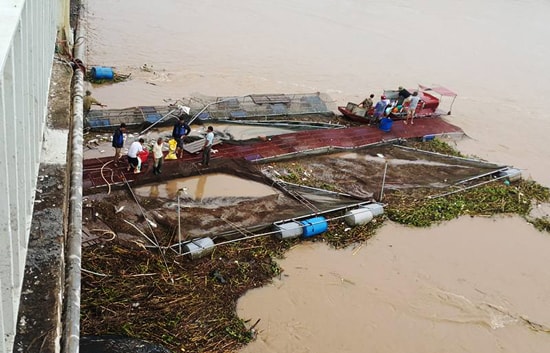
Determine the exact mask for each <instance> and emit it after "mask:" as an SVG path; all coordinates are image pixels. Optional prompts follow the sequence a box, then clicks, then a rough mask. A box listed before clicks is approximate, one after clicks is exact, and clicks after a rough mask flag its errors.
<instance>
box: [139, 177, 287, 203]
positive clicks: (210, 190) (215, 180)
mask: <svg viewBox="0 0 550 353" xmlns="http://www.w3.org/2000/svg"><path fill="white" fill-rule="evenodd" d="M179 190H181V191H180V193H181V194H180V197H183V198H185V199H187V198H191V199H192V200H194V201H203V200H205V199H214V198H227V197H233V198H237V197H247V198H248V197H264V196H270V195H275V194H277V190H275V189H274V188H271V187H269V186H267V185H265V184H261V183H258V182H254V181H250V180H246V179H243V178H239V177H236V176H233V175H229V174H223V173H214V174H204V175H197V176H193V177H190V178H180V179H173V180H169V181H167V182H165V183H159V184H154V185H147V186H141V187H139V188H136V189H135V190H134V192H135V193H136V195H138V196H143V197H151V198H163V199H172V200H173V199H176V198H177V195H178V191H179Z"/></svg>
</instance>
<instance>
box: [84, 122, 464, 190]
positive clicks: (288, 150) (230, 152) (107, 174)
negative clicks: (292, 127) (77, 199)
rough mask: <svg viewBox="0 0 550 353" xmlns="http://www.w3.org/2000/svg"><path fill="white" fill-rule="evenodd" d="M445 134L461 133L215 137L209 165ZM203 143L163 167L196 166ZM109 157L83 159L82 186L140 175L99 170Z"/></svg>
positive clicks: (437, 128) (425, 126)
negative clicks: (243, 140) (236, 140)
mask: <svg viewBox="0 0 550 353" xmlns="http://www.w3.org/2000/svg"><path fill="white" fill-rule="evenodd" d="M445 134H460V135H462V134H464V133H463V131H462V130H461V129H460V128H459V127H457V126H455V125H452V124H450V123H448V122H447V121H445V120H443V119H442V118H422V119H416V120H415V122H414V125H405V124H404V122H403V121H395V122H394V123H393V126H392V128H391V131H389V132H384V131H381V130H380V129H378V128H377V127H373V126H366V125H364V126H358V127H350V128H346V129H319V130H309V131H300V132H296V133H289V134H284V135H276V136H272V137H270V138H268V139H266V140H265V141H258V142H256V143H251V144H229V143H218V142H219V141H220V140H219V139H216V141H215V142H216V144H215V146H214V148H213V152H214V153H212V157H211V161H212V162H211V165H212V166H215V165H216V160H219V159H245V160H247V161H250V162H255V161H256V162H257V161H266V160H272V159H276V158H281V157H285V156H286V157H288V156H293V155H300V154H305V153H315V152H323V151H328V150H335V149H344V150H345V149H350V150H351V149H356V148H361V147H366V146H369V145H374V144H378V143H380V142H385V141H392V140H398V139H410V138H422V137H425V136H431V135H445ZM203 145H204V140H198V141H195V142H193V143H190V144H187V145H186V146H185V150H186V151H187V152H188V153H185V154H184V157H183V158H182V159H179V160H167V161H165V162H164V163H165V165H166V166H167V164H169V163H178V164H179V165H180V167H179V168H186V167H191V166H193V167H194V168H196V163H197V162H199V161H200V160H201V153H200V151H201V149H202V146H203ZM111 159H112V157H104V158H95V159H90V160H85V161H84V173H83V174H84V175H83V181H84V185H83V187H84V188H85V189H86V188H91V187H99V186H104V185H107V183H109V184H113V183H120V182H122V180H123V179H122V178H123V176H124V177H125V178H126V179H127V180H128V181H133V180H135V179H136V178H141V175H142V174H143V173H142V174H131V173H128V172H126V168H125V166H119V167H118V168H115V167H114V166H113V165H112V164H109V165H108V168H103V171H102V170H101V169H102V166H103V165H104V164H105V163H107V162H109V160H111ZM105 169H107V170H105ZM105 179H107V181H106V180H105Z"/></svg>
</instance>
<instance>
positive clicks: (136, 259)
mask: <svg viewBox="0 0 550 353" xmlns="http://www.w3.org/2000/svg"><path fill="white" fill-rule="evenodd" d="M381 224H382V221H374V222H371V223H369V224H367V225H362V226H357V227H354V228H350V227H347V226H346V225H345V223H344V222H343V221H342V222H334V223H331V224H330V226H329V229H328V231H327V232H325V233H324V234H322V235H320V236H319V237H316V238H311V239H309V240H299V239H298V240H285V241H281V240H277V239H275V238H273V237H267V238H265V237H260V238H255V239H250V240H246V241H243V242H237V243H232V244H230V245H223V246H220V247H216V248H215V250H214V252H213V253H212V254H211V255H210V256H209V257H208V258H202V259H198V260H193V261H191V260H189V259H187V258H182V257H180V256H177V254H175V253H174V252H172V251H167V252H166V253H165V255H164V257H165V258H166V262H165V261H164V259H163V258H162V256H161V255H160V253H157V252H151V251H147V250H145V249H141V248H128V247H124V246H121V245H118V244H115V243H107V244H105V245H102V246H97V245H96V246H90V247H87V248H86V249H85V251H84V254H83V255H84V256H83V268H84V269H85V271H84V272H83V278H82V302H81V318H82V319H81V320H82V323H81V328H82V334H83V335H107V334H114V335H123V336H128V337H132V338H138V339H144V340H147V341H150V342H154V343H158V344H162V345H164V346H165V347H167V348H169V349H171V350H172V351H174V352H231V351H236V350H238V349H239V348H241V347H242V346H243V345H244V344H246V343H248V342H250V341H251V340H252V339H253V338H254V337H255V333H254V332H255V331H254V330H253V327H254V324H255V322H247V321H244V320H243V319H241V318H239V317H238V316H237V314H236V303H237V300H238V299H239V297H241V296H242V295H243V294H244V293H245V292H246V291H248V290H249V289H252V288H257V287H261V286H263V285H265V284H266V283H268V282H269V281H271V280H272V278H273V277H275V276H279V275H281V274H282V271H283V270H282V269H281V268H280V267H279V265H278V264H277V262H276V261H275V259H277V258H280V257H281V256H282V255H283V254H284V252H285V251H287V250H288V249H290V248H291V247H292V246H294V245H296V244H297V243H299V242H301V241H315V242H318V241H322V242H326V243H328V244H330V245H331V246H334V247H336V248H342V247H346V246H349V245H351V244H357V243H361V242H363V241H365V240H366V239H368V238H369V237H371V236H372V235H373V234H374V233H375V231H376V229H377V228H378V227H379V226H380V225H381ZM165 263H167V264H168V268H167V267H166V265H165Z"/></svg>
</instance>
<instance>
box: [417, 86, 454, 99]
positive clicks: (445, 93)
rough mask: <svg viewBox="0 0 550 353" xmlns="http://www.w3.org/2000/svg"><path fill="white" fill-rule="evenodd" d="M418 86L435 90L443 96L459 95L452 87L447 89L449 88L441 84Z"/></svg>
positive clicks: (422, 88) (427, 89) (424, 89)
mask: <svg viewBox="0 0 550 353" xmlns="http://www.w3.org/2000/svg"><path fill="white" fill-rule="evenodd" d="M418 87H420V89H421V90H423V91H434V92H436V93H439V94H440V95H442V96H449V97H456V96H457V94H456V93H454V92H453V91H451V90H450V89H447V88H445V87H441V86H435V87H428V86H422V85H418Z"/></svg>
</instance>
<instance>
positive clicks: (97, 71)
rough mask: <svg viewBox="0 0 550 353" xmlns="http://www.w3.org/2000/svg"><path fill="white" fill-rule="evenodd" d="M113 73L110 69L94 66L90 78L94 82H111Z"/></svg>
mask: <svg viewBox="0 0 550 353" xmlns="http://www.w3.org/2000/svg"><path fill="white" fill-rule="evenodd" d="M113 77H115V73H114V72H113V69H112V68H111V67H105V66H94V67H92V78H93V79H94V80H112V79H113Z"/></svg>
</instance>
